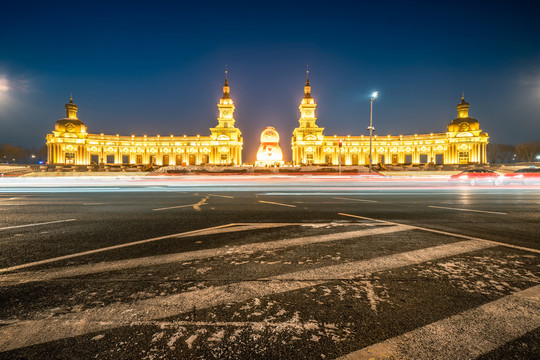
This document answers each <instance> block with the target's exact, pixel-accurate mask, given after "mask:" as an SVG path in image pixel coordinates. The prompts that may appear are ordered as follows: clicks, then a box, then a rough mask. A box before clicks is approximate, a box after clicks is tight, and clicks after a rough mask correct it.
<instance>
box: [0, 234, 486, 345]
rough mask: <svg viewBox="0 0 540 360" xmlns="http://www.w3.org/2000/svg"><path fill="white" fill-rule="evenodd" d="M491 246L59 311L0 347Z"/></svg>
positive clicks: (439, 249) (3, 334) (25, 324)
mask: <svg viewBox="0 0 540 360" xmlns="http://www.w3.org/2000/svg"><path fill="white" fill-rule="evenodd" d="M493 246H495V245H493V244H490V243H487V242H482V241H475V240H469V241H461V242H457V243H451V244H445V245H439V246H434V247H430V248H425V249H420V250H414V251H408V252H404V253H400V254H394V255H388V256H383V257H378V258H374V259H369V260H362V261H356V262H351V263H346V264H341V265H335V266H327V267H321V268H317V269H312V270H305V271H299V272H293V273H288V274H282V275H278V276H273V277H268V278H263V279H259V280H255V281H243V282H238V283H232V284H228V285H222V286H215V287H209V288H206V289H202V290H194V291H189V292H184V293H180V294H176V295H170V296H163V297H157V298H153V299H147V300H140V301H136V302H134V303H129V304H127V303H115V304H111V305H108V306H104V307H101V308H92V309H89V310H86V311H83V312H80V313H71V314H66V315H59V316H57V317H53V318H48V319H38V320H23V321H20V322H17V323H13V324H10V325H5V326H2V327H0V339H2V340H3V341H2V343H0V351H8V350H13V349H18V348H21V347H26V346H32V345H36V344H40V343H45V342H50V341H56V340H61V339H64V338H68V337H73V336H80V335H85V334H89V333H91V332H96V331H102V330H106V329H112V328H115V327H118V326H120V325H119V324H125V322H126V321H127V322H130V321H131V322H134V321H144V320H152V319H163V318H167V317H172V316H177V315H180V314H183V313H187V312H190V311H193V309H195V308H196V309H207V308H210V307H214V306H220V305H224V304H228V303H236V302H241V301H246V300H249V299H252V298H255V297H259V296H267V295H272V294H279V293H284V292H289V291H294V290H299V289H304V288H309V287H313V286H317V285H321V284H324V283H325V282H327V281H329V280H332V279H351V278H355V277H359V276H362V275H364V274H366V273H373V272H377V271H384V270H389V269H394V268H399V267H402V266H407V265H412V264H418V263H422V262H426V261H433V260H436V259H440V258H443V257H447V256H453V255H459V254H463V253H467V252H471V251H475V250H481V249H486V248H490V247H493Z"/></svg>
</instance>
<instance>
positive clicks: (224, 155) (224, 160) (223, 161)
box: [221, 154, 227, 164]
mask: <svg viewBox="0 0 540 360" xmlns="http://www.w3.org/2000/svg"><path fill="white" fill-rule="evenodd" d="M221 163H222V164H226V163H227V154H221Z"/></svg>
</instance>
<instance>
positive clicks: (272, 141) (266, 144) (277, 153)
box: [255, 126, 283, 166]
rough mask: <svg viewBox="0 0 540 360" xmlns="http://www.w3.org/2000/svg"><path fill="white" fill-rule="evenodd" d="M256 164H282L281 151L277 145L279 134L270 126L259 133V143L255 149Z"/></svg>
mask: <svg viewBox="0 0 540 360" xmlns="http://www.w3.org/2000/svg"><path fill="white" fill-rule="evenodd" d="M255 165H256V166H281V165H283V153H282V152H281V148H280V147H279V134H278V132H277V131H276V129H274V128H273V127H271V126H268V127H267V128H265V129H264V130H263V132H262V133H261V145H259V149H258V150H257V161H256V162H255Z"/></svg>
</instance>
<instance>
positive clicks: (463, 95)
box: [461, 91, 465, 100]
mask: <svg viewBox="0 0 540 360" xmlns="http://www.w3.org/2000/svg"><path fill="white" fill-rule="evenodd" d="M461 100H465V91H464V92H463V93H462V94H461Z"/></svg>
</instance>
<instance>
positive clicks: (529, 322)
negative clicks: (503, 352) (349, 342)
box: [339, 285, 540, 360]
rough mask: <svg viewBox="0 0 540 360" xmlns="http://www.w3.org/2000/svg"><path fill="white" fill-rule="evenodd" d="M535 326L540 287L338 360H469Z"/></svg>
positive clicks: (539, 320)
mask: <svg viewBox="0 0 540 360" xmlns="http://www.w3.org/2000/svg"><path fill="white" fill-rule="evenodd" d="M538 327H540V285H537V286H534V287H532V288H529V289H526V290H523V291H520V292H517V293H515V294H512V295H508V296H505V297H503V298H501V299H499V300H495V301H493V302H490V303H488V304H484V305H481V306H479V307H477V308H474V309H471V310H468V311H465V312H463V313H461V314H457V315H454V316H451V317H449V318H446V319H443V320H440V321H437V322H435V323H432V324H429V325H426V326H424V327H421V328H418V329H416V330H413V331H410V332H408V333H405V334H402V335H399V336H397V337H394V338H392V339H389V340H386V341H383V342H382V343H379V344H375V345H372V346H369V347H367V348H364V349H361V350H358V351H356V352H353V353H350V354H348V355H345V356H343V357H341V358H339V359H340V360H369V359H415V360H423V359H425V360H431V359H456V360H459V359H472V358H476V357H478V356H480V355H483V354H486V353H488V352H490V351H492V350H495V349H497V348H498V347H500V346H502V345H504V344H505V343H507V342H509V341H512V340H514V339H516V338H518V337H520V336H523V335H525V334H526V333H527V332H530V331H533V330H535V329H537V328H538Z"/></svg>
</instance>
